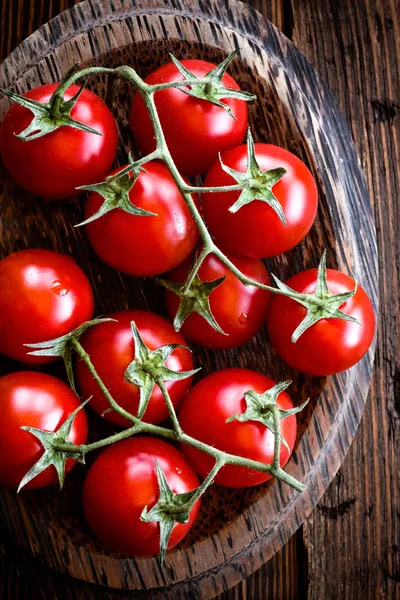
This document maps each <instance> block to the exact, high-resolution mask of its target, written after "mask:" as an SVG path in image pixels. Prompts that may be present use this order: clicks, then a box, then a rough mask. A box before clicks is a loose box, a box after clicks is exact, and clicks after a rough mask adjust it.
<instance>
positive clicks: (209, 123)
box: [129, 60, 248, 175]
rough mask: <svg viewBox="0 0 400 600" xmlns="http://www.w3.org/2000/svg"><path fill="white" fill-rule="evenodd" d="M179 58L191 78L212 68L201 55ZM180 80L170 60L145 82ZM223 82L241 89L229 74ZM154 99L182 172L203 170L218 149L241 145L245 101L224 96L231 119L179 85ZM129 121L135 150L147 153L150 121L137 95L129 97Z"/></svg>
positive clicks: (150, 139) (152, 140) (151, 143)
mask: <svg viewBox="0 0 400 600" xmlns="http://www.w3.org/2000/svg"><path fill="white" fill-rule="evenodd" d="M181 63H182V64H183V65H184V66H185V67H186V68H187V69H189V71H190V72H191V73H193V75H195V76H196V77H204V76H205V75H206V73H209V72H210V71H212V70H213V69H214V68H215V65H213V64H211V63H208V62H205V61H203V60H182V61H181ZM183 79H184V77H183V76H182V75H181V73H180V72H179V70H178V68H177V67H176V66H175V65H174V64H173V63H172V62H171V63H168V64H166V65H163V66H162V67H159V68H158V69H156V70H155V71H153V72H152V73H151V74H150V75H149V76H148V77H146V79H145V82H146V83H148V84H149V85H154V84H158V83H166V82H169V81H181V80H183ZM222 84H223V85H224V86H225V87H226V88H229V89H234V90H238V89H240V88H239V86H238V84H237V83H236V81H235V80H234V79H233V78H232V77H231V76H230V75H228V73H225V74H224V76H223V77H222ZM155 102H156V107H157V110H158V114H159V117H160V121H161V125H162V128H163V132H164V135H165V139H166V142H167V145H168V148H169V151H170V152H171V155H172V158H173V160H174V162H175V164H176V166H177V167H178V169H179V171H181V172H182V173H185V174H186V175H201V174H202V173H206V172H207V171H208V169H209V168H210V167H211V165H212V164H213V163H214V161H215V160H217V158H218V153H219V152H225V150H228V148H232V147H233V146H236V145H237V144H240V142H241V141H242V140H243V138H244V135H245V133H246V129H247V123H248V115H247V105H246V102H245V101H244V100H238V99H236V98H227V99H225V100H223V102H224V103H225V104H227V105H228V106H229V107H230V108H231V110H232V111H233V114H234V115H235V117H236V118H235V119H234V118H233V117H232V116H231V115H229V114H228V112H227V111H226V110H225V109H224V108H222V107H221V106H216V105H215V104H211V103H210V102H208V101H207V100H202V99H199V98H194V97H193V96H189V95H188V94H185V92H182V91H181V90H179V89H172V88H170V89H167V90H162V91H160V92H156V95H155ZM129 122H130V126H131V128H132V131H133V134H134V136H135V140H136V142H137V144H138V146H139V149H140V151H141V152H142V153H143V154H149V153H150V152H152V151H153V150H155V147H156V143H155V137H154V131H153V125H152V123H151V121H150V118H149V116H148V113H147V109H146V107H145V105H144V102H143V100H142V98H141V96H140V95H139V94H135V96H134V99H133V104H132V112H131V116H130V121H129Z"/></svg>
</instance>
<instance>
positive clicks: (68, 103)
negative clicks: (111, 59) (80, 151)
mask: <svg viewBox="0 0 400 600" xmlns="http://www.w3.org/2000/svg"><path fill="white" fill-rule="evenodd" d="M74 71H75V66H74V67H72V69H70V70H69V71H68V72H67V73H66V74H65V76H64V77H63V79H62V80H61V82H60V84H59V86H58V87H57V89H56V90H55V92H54V93H53V95H52V96H51V98H50V100H49V101H48V102H47V103H44V102H38V101H37V100H32V99H31V98H26V97H25V96H21V95H20V94H16V93H14V92H10V91H9V90H4V89H2V88H0V91H1V92H2V93H3V94H5V95H6V96H8V98H10V99H11V100H13V101H14V102H17V103H18V104H20V105H21V106H23V107H24V108H27V109H28V110H30V111H31V112H32V114H33V119H32V121H31V122H30V123H29V125H28V127H27V128H26V129H24V131H22V132H21V133H19V134H18V135H17V134H15V135H16V137H17V138H18V139H19V140H22V141H23V142H28V141H30V140H35V139H38V138H40V137H43V136H44V135H47V134H48V133H51V132H52V131H55V130H56V129H58V128H59V127H74V129H80V130H82V131H86V133H94V134H96V135H102V134H101V133H100V132H99V131H96V130H95V129H93V128H92V127H89V126H88V125H85V124H84V123H81V122H80V121H76V120H75V119H73V118H72V117H71V111H72V109H73V108H74V106H75V104H76V103H77V102H78V100H79V97H80V95H81V94H82V92H83V90H84V88H85V86H86V83H87V80H86V81H85V82H84V83H83V84H82V86H81V87H80V89H79V91H78V92H77V93H76V94H75V96H74V97H73V98H71V99H70V100H64V92H65V83H66V82H67V81H68V79H69V78H70V77H71V75H72V74H73V72H74Z"/></svg>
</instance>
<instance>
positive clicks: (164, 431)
mask: <svg viewBox="0 0 400 600" xmlns="http://www.w3.org/2000/svg"><path fill="white" fill-rule="evenodd" d="M72 345H73V348H74V350H75V351H76V352H77V354H78V356H79V358H80V360H82V361H83V362H84V363H85V365H86V367H87V368H88V369H89V371H90V373H91V374H92V376H93V378H94V379H95V381H96V383H97V385H98V386H99V388H100V389H101V391H102V392H103V394H104V395H105V397H106V398H107V400H108V402H109V404H110V407H111V408H112V409H113V410H114V411H115V412H117V413H118V414H120V415H121V416H123V417H124V418H126V419H128V420H129V421H131V422H132V427H129V428H128V429H123V430H122V431H120V432H118V433H115V434H114V435H112V436H109V437H108V438H104V439H102V440H99V441H96V442H93V443H91V444H82V445H81V446H74V447H73V451H74V452H76V451H77V449H78V450H79V451H80V453H81V454H82V455H83V456H84V455H85V454H87V453H88V452H91V451H93V450H97V449H99V448H103V447H104V446H108V445H109V444H114V443H115V442H118V441H121V440H124V439H126V438H129V437H132V436H133V435H136V434H137V433H149V434H152V435H157V436H160V437H163V438H166V439H169V440H173V441H175V442H180V443H182V444H187V445H189V446H193V447H194V448H197V449H198V450H201V451H202V452H205V453H206V454H209V455H210V456H212V457H213V458H214V459H215V461H216V464H215V466H214V468H213V470H212V471H211V473H212V475H209V476H207V478H206V479H207V480H208V481H211V480H212V479H213V478H214V476H215V474H216V472H217V471H218V470H219V469H221V468H222V467H223V466H224V465H236V466H239V467H247V468H250V469H255V470H256V471H260V472H262V473H266V474H268V475H271V476H272V477H277V478H278V479H280V480H281V481H284V482H285V483H287V484H288V485H290V486H291V487H293V488H295V489H296V490H297V491H299V492H302V491H303V490H304V489H305V486H304V485H303V484H302V483H300V482H299V481H298V480H297V479H295V478H294V477H292V475H290V474H289V473H287V472H286V471H284V470H283V469H281V468H280V466H279V459H278V464H275V462H274V463H272V464H265V463H262V462H259V461H256V460H251V459H249V458H244V457H242V456H237V455H235V454H229V453H226V452H223V451H222V450H219V449H218V448H215V447H214V446H209V445H208V444H205V443H203V442H201V441H199V440H197V439H195V438H193V437H191V436H189V435H187V434H186V433H184V432H183V431H182V429H181V427H180V425H179V422H178V418H177V416H176V412H175V409H174V406H173V404H172V401H171V398H170V396H169V393H168V390H167V388H166V386H165V385H164V383H163V382H161V381H159V382H157V383H158V385H159V386H160V389H161V392H162V394H163V396H164V399H165V402H166V405H167V406H168V408H169V411H170V416H171V420H172V422H173V425H174V427H175V429H168V428H167V427H160V426H159V425H153V424H151V423H146V422H145V421H143V420H141V419H139V418H137V417H135V416H134V415H131V414H130V413H128V412H127V411H126V410H124V409H123V408H122V407H121V406H119V404H118V403H117V402H116V401H115V399H114V398H113V396H112V395H111V394H110V392H109V390H108V389H107V387H106V386H105V384H104V383H103V381H102V379H101V377H100V376H99V374H98V373H97V371H96V369H95V367H94V365H93V363H92V361H91V359H90V356H89V354H88V353H87V352H86V351H85V349H84V348H83V346H82V345H81V344H80V343H79V341H77V340H73V342H72ZM160 384H161V385H160ZM145 417H146V414H145V415H144V417H143V418H145ZM275 426H276V427H278V429H277V431H280V424H279V418H278V423H277V424H276V425H275ZM275 437H276V439H278V442H279V436H275ZM55 447H56V448H57V449H58V450H61V451H64V452H67V453H68V452H71V451H72V448H71V444H68V443H56V444H55ZM278 451H279V450H278ZM209 478H210V479H209ZM203 483H204V482H203Z"/></svg>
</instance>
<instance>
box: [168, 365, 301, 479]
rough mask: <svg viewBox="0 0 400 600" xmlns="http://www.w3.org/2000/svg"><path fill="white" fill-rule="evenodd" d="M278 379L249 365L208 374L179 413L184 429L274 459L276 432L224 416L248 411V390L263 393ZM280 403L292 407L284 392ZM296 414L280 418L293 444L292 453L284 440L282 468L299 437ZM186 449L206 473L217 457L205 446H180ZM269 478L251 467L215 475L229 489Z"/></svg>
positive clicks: (230, 447)
mask: <svg viewBox="0 0 400 600" xmlns="http://www.w3.org/2000/svg"><path fill="white" fill-rule="evenodd" d="M274 385H275V382H274V381H273V380H272V379H270V378H269V377H266V376H265V375H262V374H261V373H256V372H255V371H250V370H248V369H223V370H221V371H218V372H216V373H212V374H211V375H208V376H207V377H204V379H202V380H201V381H200V382H199V383H197V384H196V385H195V386H194V387H193V388H192V389H191V390H190V392H189V393H188V395H187V396H186V398H185V400H184V402H183V404H182V408H181V410H180V412H179V422H180V424H181V427H182V429H183V431H184V432H185V433H186V434H187V435H190V436H192V437H194V438H196V439H198V440H200V441H202V442H205V443H206V444H208V445H210V446H215V447H216V448H218V449H219V450H223V451H224V452H228V453H230V454H236V455H240V456H243V457H245V458H249V459H252V460H258V461H261V462H264V463H271V462H272V461H273V457H274V435H273V434H272V433H271V431H269V429H267V427H266V426H265V425H263V424H262V423H260V422H258V421H246V422H243V423H241V422H240V421H237V420H235V421H232V422H230V423H226V419H228V418H229V417H231V416H232V415H234V414H236V413H239V414H242V413H243V412H245V410H246V401H245V399H244V393H245V392H247V391H249V390H254V391H256V392H257V393H260V394H261V393H263V392H265V391H266V390H268V389H270V388H271V387H273V386H274ZM278 405H279V406H280V407H281V408H283V409H289V408H292V407H293V404H292V402H291V400H290V398H289V396H288V395H287V394H286V392H281V393H280V394H279V396H278ZM296 430H297V425H296V416H295V415H292V416H290V417H287V418H285V419H283V420H282V421H281V433H282V435H283V436H284V438H285V440H286V442H287V443H288V445H289V448H290V453H289V452H288V450H287V448H286V447H285V446H284V445H283V444H281V461H280V464H281V467H283V466H284V465H285V464H286V463H287V461H288V460H289V457H290V454H291V453H292V451H293V447H294V443H295V440H296ZM182 451H183V453H184V454H185V456H186V457H187V459H188V460H189V462H190V463H191V464H192V465H193V467H194V468H195V469H196V471H197V472H198V473H199V474H200V475H201V476H202V477H205V476H206V475H207V473H208V472H209V471H210V470H211V468H212V467H213V464H214V462H215V460H214V459H213V458H212V457H211V456H209V455H208V454H205V453H204V452H202V451H201V450H198V449H196V448H193V447H191V446H188V445H182ZM270 478H271V476H270V475H268V474H266V473H261V472H258V471H255V470H253V469H248V468H247V467H238V466H233V465H228V466H225V467H223V468H222V469H221V470H220V471H219V473H218V474H217V475H216V477H215V480H214V481H215V483H218V484H219V485H223V486H227V487H248V486H253V485H258V484H260V483H263V482H265V481H267V480H268V479H270Z"/></svg>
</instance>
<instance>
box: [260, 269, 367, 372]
mask: <svg viewBox="0 0 400 600" xmlns="http://www.w3.org/2000/svg"><path fill="white" fill-rule="evenodd" d="M317 274H318V270H317V269H309V270H307V271H302V272H301V273H298V274H297V275H294V276H293V277H290V279H288V280H287V281H286V282H285V283H286V284H287V285H288V286H289V287H291V288H292V289H294V290H296V291H298V292H300V293H306V294H308V293H313V292H314V291H315V288H316V282H317ZM326 274H327V282H328V289H329V291H330V292H332V293H334V294H341V293H344V292H349V291H351V290H353V289H354V286H355V282H354V280H353V279H352V278H351V277H349V276H348V275H346V274H345V273H341V272H340V271H336V270H334V269H327V270H326ZM340 310H341V311H343V312H344V313H346V314H348V315H351V316H353V317H355V318H356V319H358V321H360V323H361V325H359V324H357V323H351V322H349V321H344V320H342V319H322V320H321V321H318V322H317V323H315V324H314V325H312V326H311V327H310V328H309V329H308V330H306V331H305V332H304V333H303V334H302V335H301V336H300V337H299V339H298V340H297V342H296V343H295V344H294V343H293V342H292V341H291V336H292V334H293V332H294V331H295V329H296V328H297V326H298V325H299V324H300V322H301V321H302V320H303V319H304V317H305V316H306V309H305V307H303V306H302V305H301V304H299V303H298V302H295V301H294V300H291V299H290V298H285V297H284V296H280V295H276V296H274V298H273V299H272V301H271V305H270V310H269V313H268V334H269V336H270V339H271V343H272V345H273V347H274V349H275V351H276V352H277V354H278V355H279V356H280V357H281V358H282V360H284V361H285V362H286V363H287V364H289V365H291V366H292V367H294V368H295V369H298V370H299V371H302V372H303V373H307V374H309V375H316V376H325V375H333V374H335V373H339V372H341V371H345V370H346V369H349V368H350V367H352V366H353V365H355V364H356V363H357V362H358V361H359V360H361V358H362V357H363V356H364V354H365V353H366V352H367V350H368V348H369V347H370V345H371V342H372V340H373V337H374V331H375V315H374V310H373V307H372V304H371V301H370V300H369V298H368V296H367V294H366V292H365V291H364V290H363V288H362V287H361V286H360V285H358V287H357V291H356V293H355V295H354V296H353V297H352V298H350V300H348V301H347V302H346V303H345V304H343V305H342V306H341V307H340Z"/></svg>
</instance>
